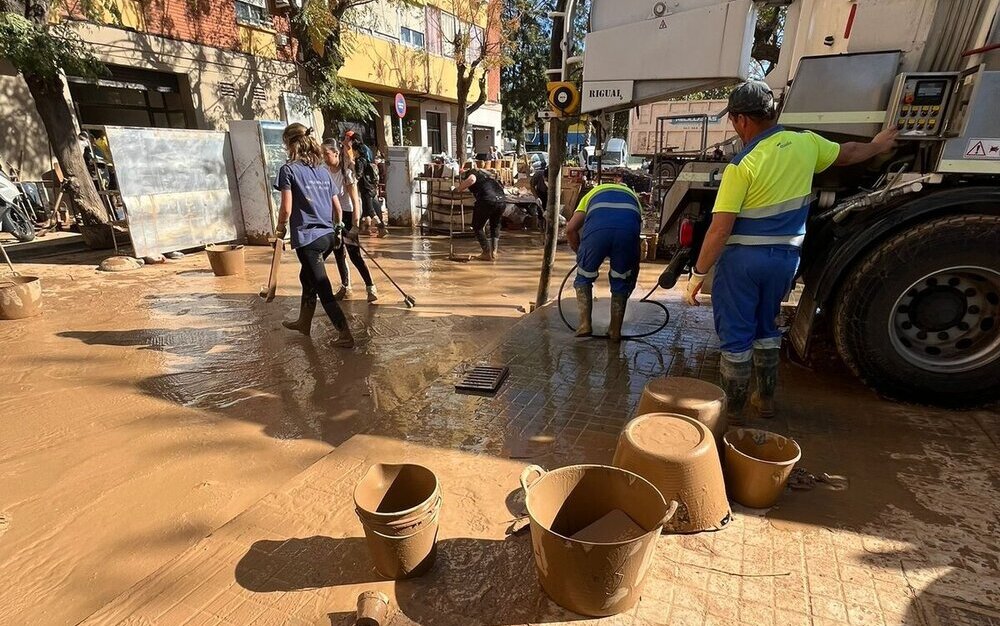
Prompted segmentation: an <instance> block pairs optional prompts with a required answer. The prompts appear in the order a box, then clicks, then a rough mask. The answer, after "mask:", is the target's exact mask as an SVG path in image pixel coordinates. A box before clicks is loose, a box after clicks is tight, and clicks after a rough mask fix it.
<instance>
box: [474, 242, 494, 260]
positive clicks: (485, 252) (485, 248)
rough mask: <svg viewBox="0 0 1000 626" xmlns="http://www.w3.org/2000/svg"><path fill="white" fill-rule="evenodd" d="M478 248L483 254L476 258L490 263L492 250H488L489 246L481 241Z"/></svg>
mask: <svg viewBox="0 0 1000 626" xmlns="http://www.w3.org/2000/svg"><path fill="white" fill-rule="evenodd" d="M479 247H481V248H482V249H483V253H482V254H480V255H479V256H477V257H476V259H477V260H479V261H492V260H493V250H491V249H490V244H489V243H486V240H483V241H481V242H480V243H479Z"/></svg>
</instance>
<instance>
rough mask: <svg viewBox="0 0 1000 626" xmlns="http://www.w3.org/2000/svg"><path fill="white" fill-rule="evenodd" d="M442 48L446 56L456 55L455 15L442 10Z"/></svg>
mask: <svg viewBox="0 0 1000 626" xmlns="http://www.w3.org/2000/svg"><path fill="white" fill-rule="evenodd" d="M441 48H442V54H444V56H446V57H454V56H455V16H454V15H452V14H451V13H445V12H444V11H442V12H441Z"/></svg>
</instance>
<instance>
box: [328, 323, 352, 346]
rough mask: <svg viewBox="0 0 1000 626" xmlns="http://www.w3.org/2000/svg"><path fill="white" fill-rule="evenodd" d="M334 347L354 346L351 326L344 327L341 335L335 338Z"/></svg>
mask: <svg viewBox="0 0 1000 626" xmlns="http://www.w3.org/2000/svg"><path fill="white" fill-rule="evenodd" d="M333 347H335V348H353V347H354V335H352V334H351V329H350V327H348V326H344V329H343V330H341V331H340V335H339V336H338V337H337V338H336V339H334V341H333Z"/></svg>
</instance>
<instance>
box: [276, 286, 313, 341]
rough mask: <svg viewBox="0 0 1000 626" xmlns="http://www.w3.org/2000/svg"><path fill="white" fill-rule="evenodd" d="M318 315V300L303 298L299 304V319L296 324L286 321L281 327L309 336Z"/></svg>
mask: <svg viewBox="0 0 1000 626" xmlns="http://www.w3.org/2000/svg"><path fill="white" fill-rule="evenodd" d="M315 313H316V298H306V297H304V296H303V298H302V300H301V302H300V303H299V319H297V320H295V321H294V322H289V321H284V322H281V325H282V326H284V327H285V328H287V329H289V330H297V331H299V332H300V333H302V334H303V335H306V336H308V335H309V332H310V331H311V330H312V321H313V315H314V314H315Z"/></svg>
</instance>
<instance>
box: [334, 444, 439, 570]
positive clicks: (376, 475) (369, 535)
mask: <svg viewBox="0 0 1000 626" xmlns="http://www.w3.org/2000/svg"><path fill="white" fill-rule="evenodd" d="M354 505H355V509H356V511H357V514H358V519H360V520H361V525H362V526H363V527H364V530H365V540H366V541H367V543H368V551H369V552H370V553H371V555H372V560H373V561H374V562H375V569H376V570H378V572H379V573H380V574H382V575H383V576H385V577H387V578H392V579H397V580H398V579H402V578H409V577H412V576H419V575H420V574H423V573H424V572H426V571H427V570H428V569H430V567H431V565H433V564H434V556H435V554H436V548H437V533H438V523H439V521H440V517H441V487H440V485H439V484H438V479H437V476H435V475H434V472H432V471H431V470H429V469H427V468H426V467H423V466H422V465H414V464H409V463H405V464H399V465H393V464H385V463H377V464H375V465H372V466H371V467H369V468H368V471H367V472H365V475H364V477H362V479H361V481H360V482H359V483H358V485H357V487H355V489H354Z"/></svg>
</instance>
